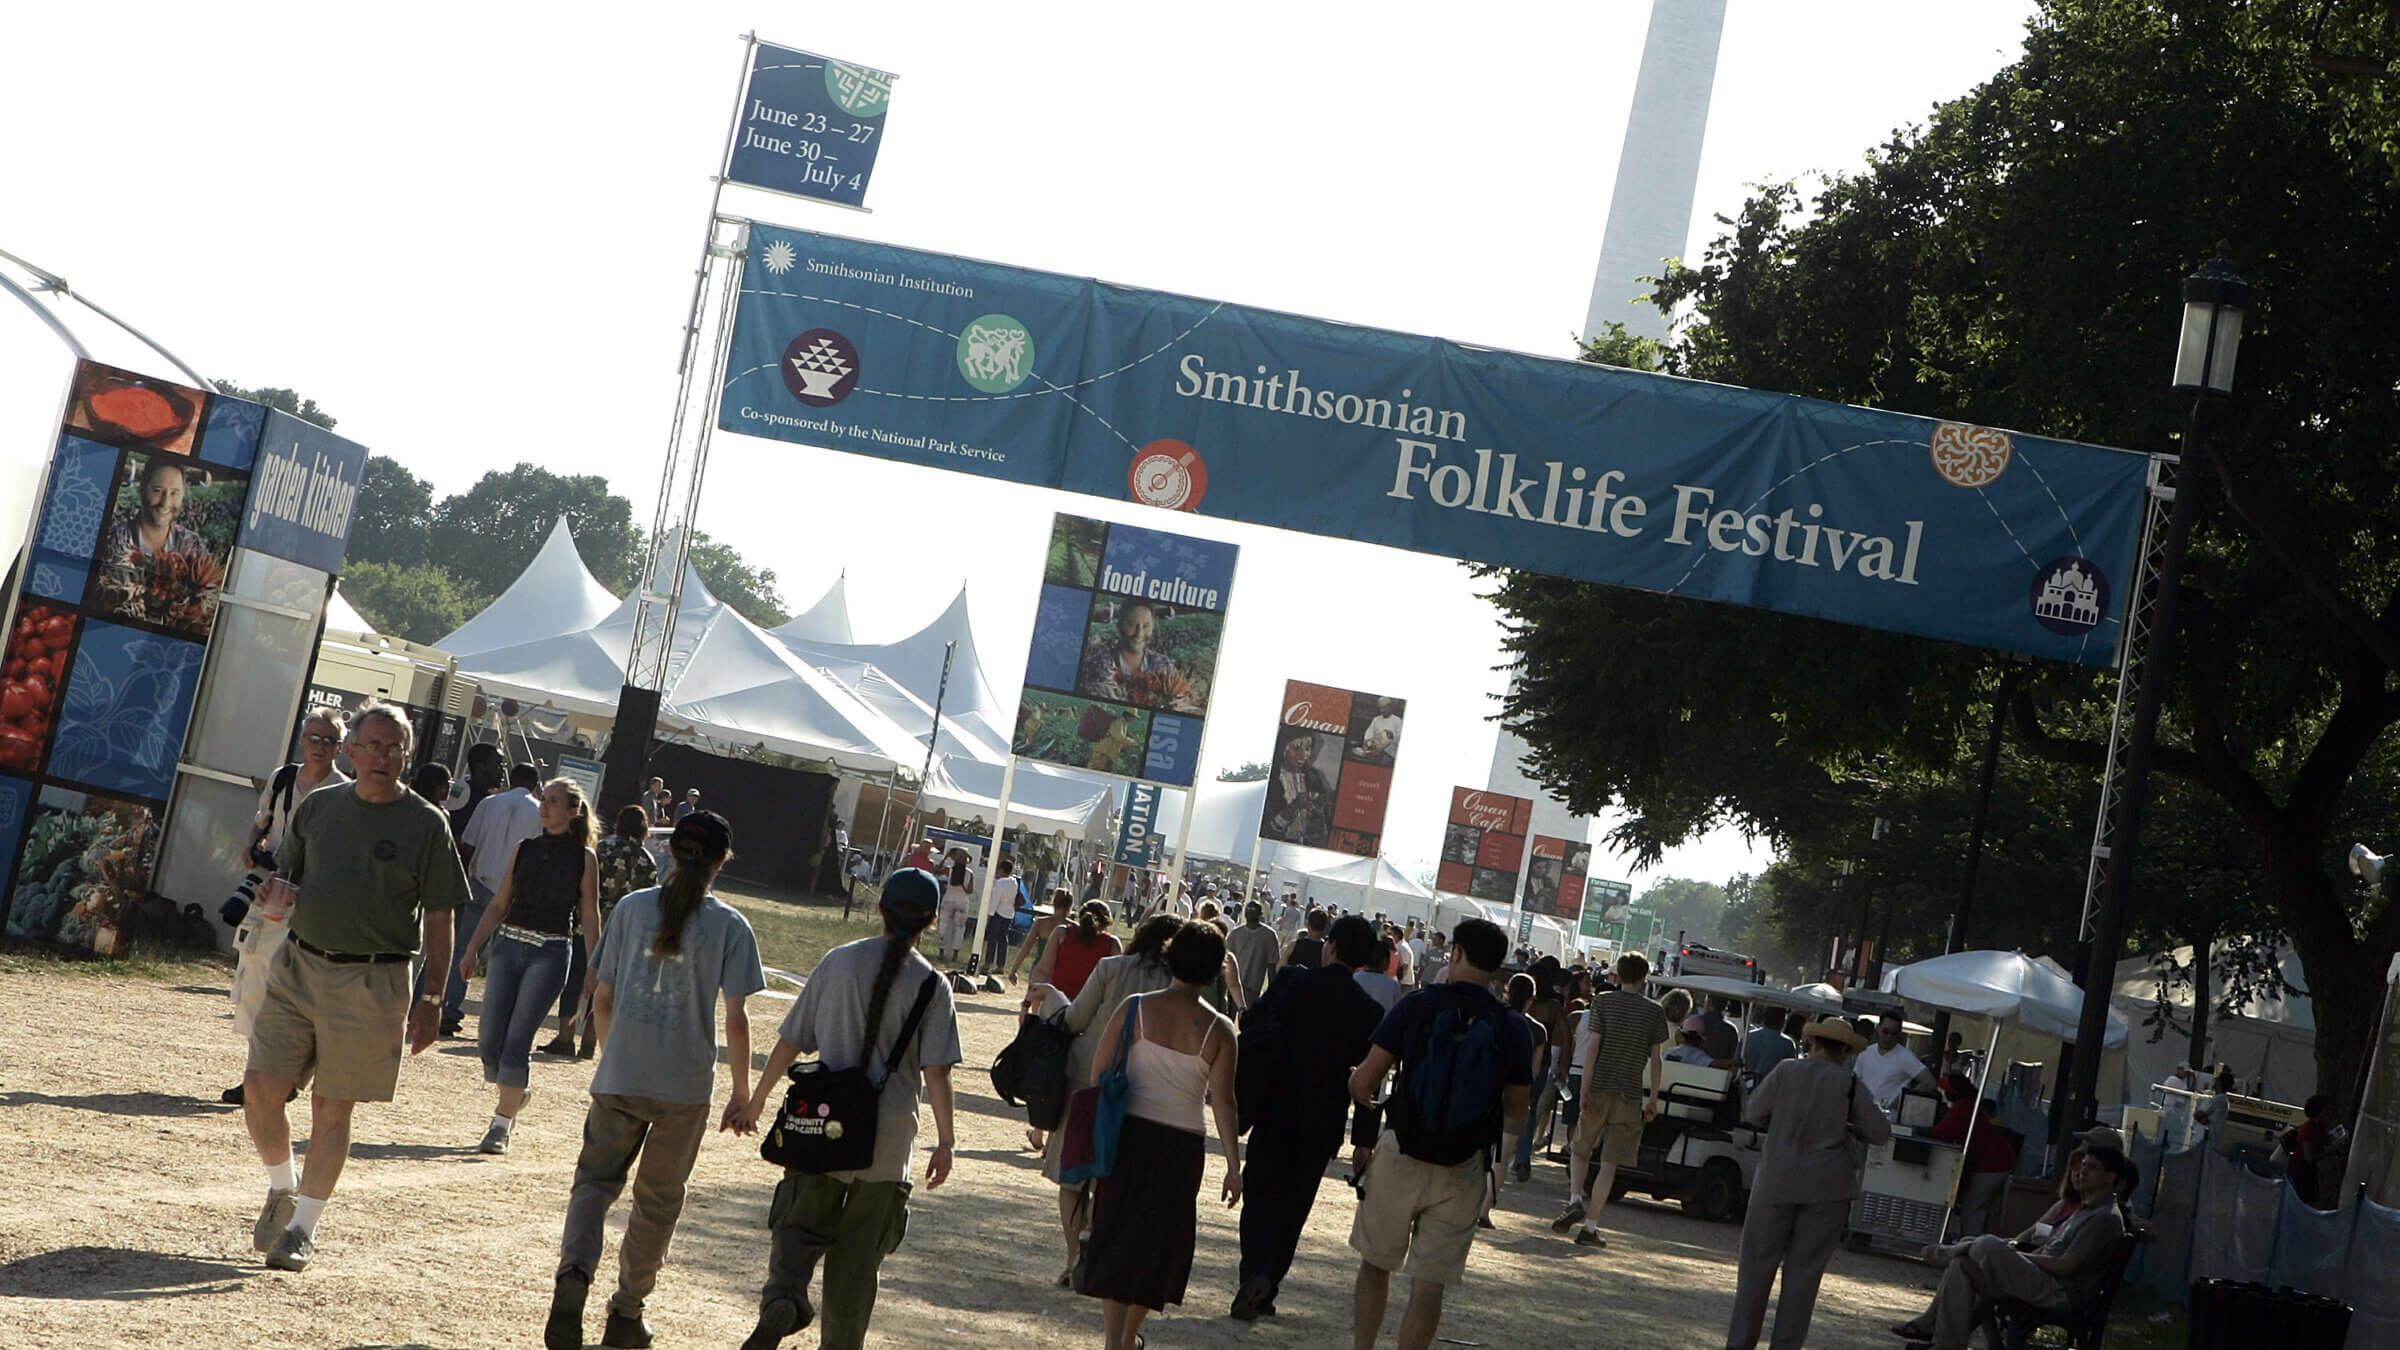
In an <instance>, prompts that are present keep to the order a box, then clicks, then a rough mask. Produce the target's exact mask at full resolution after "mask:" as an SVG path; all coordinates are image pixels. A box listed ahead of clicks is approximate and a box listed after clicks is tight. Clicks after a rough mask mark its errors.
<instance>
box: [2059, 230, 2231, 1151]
mask: <svg viewBox="0 0 2400 1350" xmlns="http://www.w3.org/2000/svg"><path fill="white" fill-rule="evenodd" d="M2232 249H2233V245H2231V244H2230V243H2225V242H2219V243H2218V245H2217V256H2216V257H2215V258H2213V259H2211V260H2210V261H2209V264H2208V266H2206V267H2203V268H2201V269H2200V270H2199V271H2197V272H2194V273H2193V274H2192V275H2191V276H2189V277H2186V278H2184V282H2183V332H2182V335H2181V337H2180V338H2179V340H2178V341H2177V343H2176V346H2175V388H2176V389H2178V390H2180V391H2182V392H2185V393H2188V394H2190V395H2191V396H2192V411H2191V417H2190V420H2189V421H2188V422H2187V423H2186V424H2185V429H2184V435H2183V460H2182V463H2181V464H2179V465H2178V466H2177V468H2176V472H2175V509H2174V512H2173V513H2172V514H2171V515H2170V516H2169V517H2168V520H2167V537H2166V540H2165V542H2164V543H2163V544H2162V545H2161V546H2160V548H2159V561H2158V597H2157V599H2156V601H2155V602H2154V608H2153V611H2152V617H2151V628H2150V650H2149V652H2148V653H2147V655H2146V657H2145V659H2144V660H2143V662H2142V671H2141V681H2142V683H2141V688H2140V690H2139V692H2138V695H2137V697H2136V699H2135V702H2134V708H2133V726H2132V728H2131V730H2130V731H2129V732H2128V734H2127V737H2126V742H2125V782H2124V786H2123V790H2122V791H2121V793H2120V794H2119V795H2118V797H2117V802H2116V812H2117V818H2116V822H2115V828H2114V829H2113V830H2111V831H2110V838H2109V854H2108V886H2107V890H2106V892H2105V893H2104V895H2103V898H2102V902H2101V906H2100V913H2099V915H2098V918H2097V921H2096V922H2095V923H2094V924H2093V926H2092V943H2091V955H2090V957H2089V958H2088V962H2087V964H2086V965H2085V966H2084V971H2083V1017H2082V1019H2081V1020H2080V1021H2079V1022H2077V1023H2076V1028H2075V1053H2074V1054H2073V1055H2072V1056H2071V1057H2070V1058H2069V1070H2068V1072H2069V1079H2070V1083H2069V1086H2068V1087H2067V1089H2066V1094H2067V1101H2068V1103H2069V1109H2068V1110H2065V1111H2061V1112H2059V1113H2057V1120H2058V1122H2059V1124H2058V1139H2057V1142H2058V1144H2059V1146H2060V1149H2061V1151H2062V1152H2063V1151H2064V1150H2065V1148H2066V1147H2067V1145H2068V1142H2069V1140H2068V1136H2069V1135H2070V1134H2071V1133H2072V1132H2074V1131H2076V1130H2079V1129H2082V1128H2083V1127H2084V1126H2085V1125H2087V1124H2089V1123H2090V1122H2091V1120H2092V1118H2093V1117H2094V1115H2095V1114H2096V1113H2097V1111H2098V1103H2099V1086H2100V1054H2101V1040H2102V1038H2103V1037H2104V1036H2105V1035H2106V1033H2107V1030H2108V997H2109V990H2110V989H2111V988H2112V987H2114V985H2115V982H2116V971H2117V960H2118V958H2119V957H2120V956H2122V955H2123V949H2124V946H2125V913H2126V910H2127V908H2128V907H2129V906H2130V905H2131V903H2132V900H2133V870H2134V861H2135V856H2136V854H2137V853H2138V852H2139V850H2140V845H2141V838H2142V807H2143V806H2144V805H2145V804H2146V803H2147V802H2148V800H2149V796H2150V752H2151V748H2152V747H2153V746H2154V745H2155V744H2156V742H2157V739H2158V711H2159V705H2160V703H2161V702H2163V701H2164V699H2165V697H2166V689H2167V680H2168V678H2169V676H2170V675H2171V674H2172V673H2173V667H2174V662H2175V618H2176V611H2177V610H2178V608H2179V607H2180V605H2179V602H2180V600H2181V598H2182V591H2183V559H2184V551H2185V548H2186V546H2187V545H2188V544H2189V543H2190V541H2191V535H2192V517H2193V516H2194V515H2196V514H2197V513H2198V508H2199V504H2200V494H2199V487H2200V482H2201V477H2200V473H2199V471H2198V470H2199V466H2198V460H2199V457H2200V456H2202V455H2204V454H2206V453H2208V451H2207V447H2206V445H2205V444H2204V442H2203V440H2202V432H2203V430H2204V425H2203V413H2204V411H2205V410H2206V408H2207V407H2208V404H2209V401H2210V400H2211V399H2212V398H2221V397H2223V396H2224V395H2226V394H2230V393H2232V392H2233V364H2234V358H2235V356H2236V355H2237V354H2238V353H2239V351H2240V349H2241V345H2242V316H2243V315H2244V314H2245V313H2246V312H2247V311H2248V310H2249V307H2250V283H2249V282H2247V281H2244V280H2242V277H2241V274H2240V273H2238V272H2236V271H2234V270H2233V260H2232V259H2231V258H2230V257H2228V256H2227V255H2228V254H2229V253H2230V252H2231V251H2232Z"/></svg>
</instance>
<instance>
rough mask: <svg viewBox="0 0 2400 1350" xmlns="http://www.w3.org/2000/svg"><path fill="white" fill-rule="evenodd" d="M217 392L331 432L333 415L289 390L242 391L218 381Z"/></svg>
mask: <svg viewBox="0 0 2400 1350" xmlns="http://www.w3.org/2000/svg"><path fill="white" fill-rule="evenodd" d="M217 392H218V393H220V394H231V395H233V396H234V397H235V398H246V399H248V400H250V401H251V402H252V403H264V404H265V405H267V406H268V407H270V408H273V409H275V410H276V411H278V412H287V413H290V414H291V415H292V416H294V417H297V418H299V419H300V420H301V421H303V422H311V423H314V424H315V425H317V426H321V427H323V428H325V429H326V430H327V431H331V430H333V427H334V421H333V414H331V413H329V412H327V411H325V410H324V409H323V408H320V407H318V406H317V401H316V400H315V399H313V398H302V397H300V395H298V394H296V393H294V392H292V391H291V390H289V389H265V388H262V389H244V388H243V387H242V386H241V385H239V384H236V383H234V382H233V381H232V380H219V381H217Z"/></svg>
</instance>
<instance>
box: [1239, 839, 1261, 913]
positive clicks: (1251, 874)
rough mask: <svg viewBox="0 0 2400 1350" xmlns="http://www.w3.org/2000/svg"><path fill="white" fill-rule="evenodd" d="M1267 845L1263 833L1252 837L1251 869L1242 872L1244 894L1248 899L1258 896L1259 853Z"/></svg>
mask: <svg viewBox="0 0 2400 1350" xmlns="http://www.w3.org/2000/svg"><path fill="white" fill-rule="evenodd" d="M1266 846H1267V841H1266V838H1265V837H1264V836H1263V835H1252V836H1251V837H1250V870H1249V871H1247V872H1244V873H1243V874H1242V894H1243V896H1244V897H1246V898H1248V899H1253V900H1255V899H1257V898H1258V855H1259V853H1260V852H1261V851H1263V850H1264V849H1265V848H1266Z"/></svg>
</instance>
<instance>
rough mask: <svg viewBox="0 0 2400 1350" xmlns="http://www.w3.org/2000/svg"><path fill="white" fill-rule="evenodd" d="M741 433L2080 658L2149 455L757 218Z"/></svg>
mask: <svg viewBox="0 0 2400 1350" xmlns="http://www.w3.org/2000/svg"><path fill="white" fill-rule="evenodd" d="M720 422H721V425H723V426H724V427H725V428H726V429H728V430H731V431H739V432H747V433H750V434H753V435H759V436H770V437H775V438H779V439H783V440H789V441H799V442H803V443H806V444H810V445H821V446H827V447H831V448H833V449H836V450H847V451H852V452H855V453H858V454H866V455H874V456H877V457H879V458H884V459H892V460H898V461H900V462H903V463H908V464H918V465H928V466H932V467H937V468H945V469H955V470H960V471H963V472H967V473H974V474H980V475H984V476H986V477H991V478H999V479H1005V480H1008V481H1011V482H1019V483H1032V484H1036V485H1039V486H1043V487H1052V488H1062V489H1065V490H1068V491H1072V492H1081V493H1086V494H1090V495H1093V496H1099V497H1109V498H1115V499H1119V500H1123V499H1127V498H1130V499H1132V500H1135V501H1140V502H1145V503H1148V504H1151V505H1154V506H1160V507H1169V508H1174V509H1179V510H1185V511H1196V512H1199V513H1201V514H1203V515H1211V516H1221V517H1225V518H1227V519H1233V520H1245V521H1250V522H1252V523H1255V524H1260V525H1274V526H1280V527H1283V528H1286V529H1294V530H1305V531H1308V532H1310V533H1312V534H1321V535H1329V536H1335V537H1340V538H1348V539H1358V540H1363V541H1365V542H1368V543H1375V544H1386V545H1390V546H1392V547H1395V548H1406V549H1415V550H1419V551H1422V552H1427V553H1434V554H1439V555H1442V556H1445V557H1454V558H1463V559H1469V560H1472V561H1476V562H1484V563H1494V564H1499V565H1502V566H1507V567H1516V568H1524V569H1528V570H1531V571H1536V572H1547V573H1554V574H1556V575H1560V576H1567V577H1575V578H1579V579H1582V580H1586V581H1596V582H1603V583H1608V584H1612V585H1621V586H1636V587H1640V588H1642V589H1644V590H1651V591H1659V592H1662V593H1667V594H1673V595H1684V596H1692V597H1696V598H1699V599H1706V600H1719V601H1725V602H1728V603H1733V604H1742V605H1753V606H1758V607H1761V608H1765V609H1773V610H1780V611H1783V612H1785V613H1791V614H1805V615H1812V616H1815V617H1817V618H1823V619H1831V620H1835V621H1838V622H1842V623H1851V624H1859V625H1863V626H1866V627H1870V628H1882V629H1889V630H1892V631H1895V632H1903V633H1915V634H1919V635H1922V636H1926V637H1934V638H1944V639H1948V640H1951V641H1955V642H1965V643H1973V644H1976V645H1980V646H1986V647H1997V648H2002V649H2005V650H2009V651H2017V652H2024V653H2027V654H2029V655H2033V656H2040V657H2047V658H2051V659H2055V660H2062V661H2075V662H2081V663H2084V664H2087V665H2107V664H2110V663H2111V662H2112V661H2113V660H2114V649H2115V646H2116V643H2117V638H2118V632H2119V627H2120V623H2121V618H2122V615H2123V612H2124V605H2125V593H2126V590H2127V588H2128V586H2129V584H2130V581H2131V572H2132V565H2133V557H2134V548H2135V545H2136V542H2137V537H2138V535H2139V532H2140V526H2141V512H2142V504H2143V501H2144V493H2145V487H2144V475H2145V472H2146V467H2147V460H2146V457H2144V456H2141V455H2136V454H2130V453H2127V452H2124V451H2119V450H2108V449H2101V448H2097V447H2093V446H2088V445H2079V444H2075V443H2072V442H2067V441H2058V440H2051V439H2048V438H2045V437H2041V436H2030V435H2024V434H2021V433H2012V432H2007V431H2002V430H1998V429H1996V428H1991V427H1979V426H1970V425H1967V424H1964V423H1956V422H1938V421H1934V420H1932V419H1929V418H1922V417H1911V416H1907V415H1904V414H1900V413H1891V412H1882V411H1876V410H1871V409H1865V408H1854V407H1848V406H1844V405H1841V404H1834V403H1825V402H1819V401H1815V400H1810V399H1802V398H1794V397H1790V396H1788V395H1781V394H1770V393H1762V392H1759V391H1755V390H1749V389H1739V388H1733V387H1729V386H1724V385H1713V384H1702V383H1698V382H1695V381H1690V380H1678V379H1673V378H1670V377H1666V376H1660V375H1650V374H1644V373H1640V372H1635V371H1625V370H1614V369H1609V368H1606V367H1601V366H1595V365H1591V364H1589V363H1584V362H1575V361H1562V360H1549V359H1544V358H1539V357H1530V356H1521V355H1515V354H1512V353H1508V352H1499V351H1492V350H1488V349H1482V348H1474V347H1467V346H1462V345H1460V344H1458V343H1454V342H1447V341H1444V340H1441V339H1438V338H1430V337H1414V336H1410V335H1407V334H1402V333H1392V332H1383V331H1379V330H1375V329H1369V328H1355V327H1350V326H1346V325H1342V324H1334V323H1327V322H1323V321H1320V320H1315V319H1305V318H1298V317H1294V316H1292V315H1288V314H1279V313H1274V312H1272V311H1267V310H1259V309H1250V308H1246V307H1243V306H1240V305H1233V304H1227V303H1224V302H1221V301H1211V300H1196V299H1191V298H1188V297H1185V296H1178V295H1168V294H1162V293H1159V292H1155V291H1143V290H1135V289H1131V288H1128V287H1123V286H1114V285H1107V284H1103V283H1101V282H1097V281H1092V280H1087V279H1082V278H1075V277H1065V276H1058V275H1054V274H1050V273H1044V272H1032V271H1026V270H1023V269H1020V268H1013V267H1003V266H998V265H995V264H991V263H981V262H974V261H971V260H968V259H964V258H956V257H950V256H947V255H943V254H937V253H923V252H916V251H913V250H908V249H899V248H892V247H888V246H885V245H881V244H870V243H863V242H859V241H856V240H849V239H841V238H835V237H832V236H827V235H821V234H814V233H809V232H805V231H798V230H787V229H780V228H775V227H771V226H765V225H753V226H752V227H751V229H750V246H749V253H748V255H747V263H746V268H745V271H744V273H743V277H742V294H741V302H740V309H739V311H738V314H737V317H736V320H735V323H734V332H733V341H732V346H731V349H730V351H729V353H728V356H727V364H726V367H725V385H724V392H723V402H722V411H721V413H720Z"/></svg>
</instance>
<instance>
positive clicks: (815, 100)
mask: <svg viewBox="0 0 2400 1350" xmlns="http://www.w3.org/2000/svg"><path fill="white" fill-rule="evenodd" d="M892 78H893V77H892V76H891V75H889V74H887V73H886V72H884V71H880V70H876V69H874V68H872V67H869V66H854V65H852V64H850V63H849V62H847V61H835V60H831V59H828V58H826V57H822V56H816V55H813V54H811V53H808V52H801V51H794V50H792V49H791V48H789V47H778V46H776V45H774V44H773V43H769V42H759V43H754V44H753V45H752V46H751V49H750V75H749V78H748V79H747V80H745V81H744V82H743V84H742V101H741V107H740V110H739V111H737V112H736V113H735V114H734V124H733V144H732V145H731V146H729V147H728V148H727V152H726V158H725V177H726V180H727V181H729V182H735V183H741V184H743V185H745V186H748V187H756V188H765V189H767V190H768V191H769V192H782V193H788V194H790V195H792V196H795V197H812V198H815V199H816V200H818V201H827V202H834V203H837V204H839V205H842V206H857V205H858V204H859V203H860V202H861V201H863V200H864V199H865V197H866V195H867V180H868V179H869V178H870V177H872V176H873V175H874V173H875V152H876V151H877V150H880V149H882V148H883V115H884V114H885V113H886V112H888V111H890V110H891V106H892Z"/></svg>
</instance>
